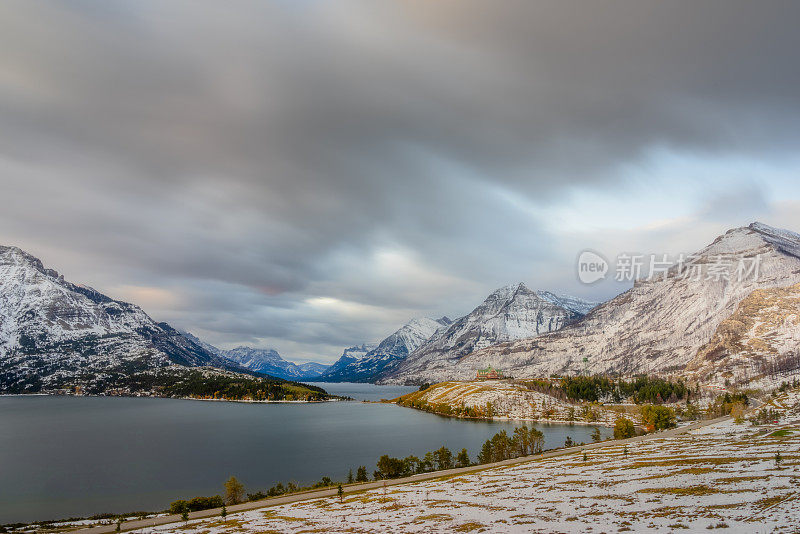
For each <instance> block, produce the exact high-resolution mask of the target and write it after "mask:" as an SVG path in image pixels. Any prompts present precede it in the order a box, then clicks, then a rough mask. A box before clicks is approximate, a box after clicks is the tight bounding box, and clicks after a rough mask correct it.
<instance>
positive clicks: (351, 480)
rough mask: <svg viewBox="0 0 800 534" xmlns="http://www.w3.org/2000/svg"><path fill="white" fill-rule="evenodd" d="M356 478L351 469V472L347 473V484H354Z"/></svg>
mask: <svg viewBox="0 0 800 534" xmlns="http://www.w3.org/2000/svg"><path fill="white" fill-rule="evenodd" d="M354 480H355V478H354V477H353V470H352V469H351V470H350V472H348V473H347V483H348V484H352V483H353V481H354Z"/></svg>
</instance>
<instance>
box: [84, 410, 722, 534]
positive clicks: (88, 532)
mask: <svg viewBox="0 0 800 534" xmlns="http://www.w3.org/2000/svg"><path fill="white" fill-rule="evenodd" d="M727 419H730V416H726V417H720V418H718V419H709V420H707V421H699V422H697V423H692V424H690V425H687V426H682V427H678V428H672V429H669V430H664V431H661V432H655V433H653V434H645V435H644V436H636V437H635V438H628V439H618V440H610V441H601V442H599V443H590V444H588V445H579V446H576V447H570V448H569V449H555V450H551V451H547V452H544V453H542V454H536V455H534V456H523V457H521V458H512V459H511V460H504V461H502V462H495V463H491V464H481V465H474V466H470V467H460V468H456V469H448V470H446V471H434V472H432V473H422V474H419V475H414V476H410V477H406V478H395V479H391V480H382V481H378V482H366V483H364V484H347V485H344V486H343V487H344V488H345V492H346V493H353V492H356V491H364V490H370V489H377V488H382V487H384V486H387V487H388V486H396V485H397V484H408V483H409V482H419V481H421V480H431V479H434V478H441V477H443V476H450V475H458V474H463V473H473V472H475V471H483V470H484V469H491V468H493V467H498V466H504V465H515V464H521V463H525V462H532V461H536V460H540V459H542V458H553V457H556V456H564V455H567V454H575V453H576V452H580V451H586V450H591V449H597V448H600V447H609V446H614V445H622V444H625V443H637V442H640V441H649V440H653V439H662V438H668V437H671V436H677V435H679V434H685V433H686V432H689V431H690V430H696V429H698V428H702V427H704V426H708V425H711V424H714V423H719V422H721V421H725V420H727ZM337 491H338V490H337V488H328V489H323V490H312V491H305V492H301V493H293V494H291V495H284V496H282V497H271V498H268V499H263V500H260V501H253V502H246V503H242V504H237V505H235V506H229V507H228V513H229V514H233V513H236V512H243V511H245V510H255V509H258V508H267V507H270V506H278V505H281V504H288V503H293V502H298V501H307V500H311V499H319V498H322V497H334V496H335V495H336V493H337ZM220 512H221V508H212V509H210V510H202V511H200V512H192V513H191V514H189V519H201V518H204V517H219V514H220ZM181 521H183V520H182V519H181V516H180V515H177V514H176V515H167V516H162V517H155V518H151V519H142V520H136V521H126V522H124V523H123V524H122V527H121V528H122V531H123V532H125V531H130V530H138V529H142V528H148V527H154V526H158V525H166V524H169V523H178V522H181ZM115 529H116V524H111V525H101V526H98V527H92V528H85V529H81V530H78V531H76V532H78V533H81V534H107V533H110V532H114V531H115Z"/></svg>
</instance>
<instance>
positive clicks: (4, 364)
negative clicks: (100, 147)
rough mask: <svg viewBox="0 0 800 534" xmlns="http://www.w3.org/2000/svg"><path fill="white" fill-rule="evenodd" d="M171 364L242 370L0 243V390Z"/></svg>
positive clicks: (18, 389) (32, 388)
mask: <svg viewBox="0 0 800 534" xmlns="http://www.w3.org/2000/svg"><path fill="white" fill-rule="evenodd" d="M174 365H180V366H190V367H194V366H213V367H219V368H223V369H229V370H235V371H244V369H242V368H241V367H239V366H238V365H236V364H235V363H233V362H230V361H228V360H226V359H224V358H221V357H219V356H217V355H215V354H213V353H210V352H208V351H207V350H206V349H204V348H203V347H201V346H199V345H197V344H195V343H193V342H192V341H191V340H189V339H187V338H186V337H184V336H183V335H181V334H180V333H179V332H178V331H177V330H175V329H173V328H172V327H170V326H169V325H168V324H166V323H156V322H155V321H153V320H152V319H151V318H150V317H149V316H148V315H147V314H146V313H144V312H143V311H142V310H141V308H139V307H138V306H135V305H133V304H129V303H127V302H121V301H117V300H113V299H111V298H110V297H107V296H105V295H103V294H101V293H99V292H98V291H96V290H94V289H92V288H89V287H86V286H81V285H76V284H72V283H70V282H67V281H66V280H64V277H63V276H61V275H60V274H58V272H56V271H54V270H52V269H45V268H44V266H43V265H42V262H41V261H39V260H38V259H37V258H35V257H33V256H31V255H30V254H27V253H26V252H24V251H22V250H20V249H19V248H17V247H4V246H0V392H23V391H26V392H31V391H38V390H41V389H48V388H57V387H60V386H61V385H63V384H65V383H67V382H69V380H70V378H71V377H75V376H79V375H80V376H89V377H90V378H91V377H94V378H97V377H100V379H101V378H102V375H103V373H108V372H111V371H118V370H120V369H122V368H124V369H126V370H127V371H129V372H132V371H138V370H152V369H158V368H164V367H168V366H174Z"/></svg>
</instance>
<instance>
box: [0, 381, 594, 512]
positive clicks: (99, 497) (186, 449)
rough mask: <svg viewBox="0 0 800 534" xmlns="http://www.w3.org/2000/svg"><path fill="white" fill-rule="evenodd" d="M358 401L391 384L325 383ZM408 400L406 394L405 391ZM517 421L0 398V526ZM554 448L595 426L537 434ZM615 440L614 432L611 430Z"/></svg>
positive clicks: (417, 447)
mask: <svg viewBox="0 0 800 534" xmlns="http://www.w3.org/2000/svg"><path fill="white" fill-rule="evenodd" d="M324 387H326V388H327V389H328V390H329V391H331V392H332V393H338V394H343V395H350V396H352V397H354V398H370V399H374V398H382V397H383V398H392V397H395V396H397V395H398V394H402V393H404V392H406V391H408V389H407V388H405V389H402V388H401V389H398V388H397V387H392V386H388V387H386V388H385V389H384V387H383V386H371V385H366V384H357V385H355V387H351V388H350V389H349V390H348V385H341V384H326V385H324ZM398 391H399V393H398ZM514 426H515V425H514V424H513V423H506V422H478V421H464V420H458V419H450V418H445V417H440V416H436V415H432V414H428V413H423V412H419V411H416V410H411V409H408V408H401V407H398V406H394V405H385V404H371V403H362V402H332V403H322V404H246V403H235V402H203V401H191V400H175V399H149V398H114V397H107V398H104V397H45V396H28V397H0V524H2V523H10V522H22V521H34V520H43V519H54V518H63V517H69V516H85V515H92V514H97V513H105V512H111V513H122V512H129V511H136V510H147V511H152V510H161V509H164V508H166V507H168V506H169V503H170V502H171V501H173V500H176V499H179V498H191V497H194V496H198V495H215V494H218V493H220V492H221V489H222V488H221V486H222V483H223V482H224V481H225V480H226V479H227V478H228V477H229V476H231V475H235V476H236V477H237V478H239V480H241V481H242V482H243V483H244V484H245V486H246V487H247V490H248V491H250V492H253V491H257V490H263V489H266V488H268V487H270V486H272V485H274V484H275V483H277V482H284V483H286V482H288V481H294V482H296V483H299V484H301V485H305V484H310V483H312V482H314V481H317V480H319V479H320V478H321V477H322V476H329V477H331V478H332V479H334V480H337V479H338V480H344V479H345V478H346V476H347V471H348V469H350V468H352V469H353V470H354V471H355V469H356V467H357V466H359V465H366V466H367V469H368V472H369V473H370V474H371V473H372V471H373V470H374V469H375V462H376V460H377V459H378V457H379V456H380V455H382V454H390V455H393V456H407V455H409V454H414V455H416V456H422V455H423V454H424V453H425V452H426V451H428V450H433V449H436V448H439V447H441V446H442V445H446V446H447V447H448V448H450V449H451V450H454V451H455V450H460V449H461V448H462V447H466V448H467V449H468V450H469V452H470V456H471V457H472V458H473V460H474V458H475V456H476V454H477V452H478V450H479V449H480V446H481V444H482V443H483V441H485V440H486V439H487V438H489V437H491V436H492V435H493V434H494V433H495V432H498V431H500V430H501V429H506V430H508V431H511V430H512V429H513V428H514ZM539 428H540V429H541V430H542V431H543V432H544V433H545V437H546V444H547V446H548V447H556V446H562V445H563V444H564V439H565V437H566V436H567V435H569V436H571V437H572V439H573V440H575V441H578V442H579V441H586V442H589V441H591V440H590V438H589V434H590V433H591V431H592V430H593V429H592V427H582V426H577V425H576V426H574V427H569V426H557V425H551V426H548V425H539ZM604 432H606V433H607V432H608V430H604Z"/></svg>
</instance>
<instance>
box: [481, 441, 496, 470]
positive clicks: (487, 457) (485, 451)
mask: <svg viewBox="0 0 800 534" xmlns="http://www.w3.org/2000/svg"><path fill="white" fill-rule="evenodd" d="M492 456H493V454H492V442H491V441H490V440H488V439H487V440H486V441H485V442H484V443H483V447H481V452H479V453H478V463H479V464H488V463H490V462H491V461H492Z"/></svg>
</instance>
